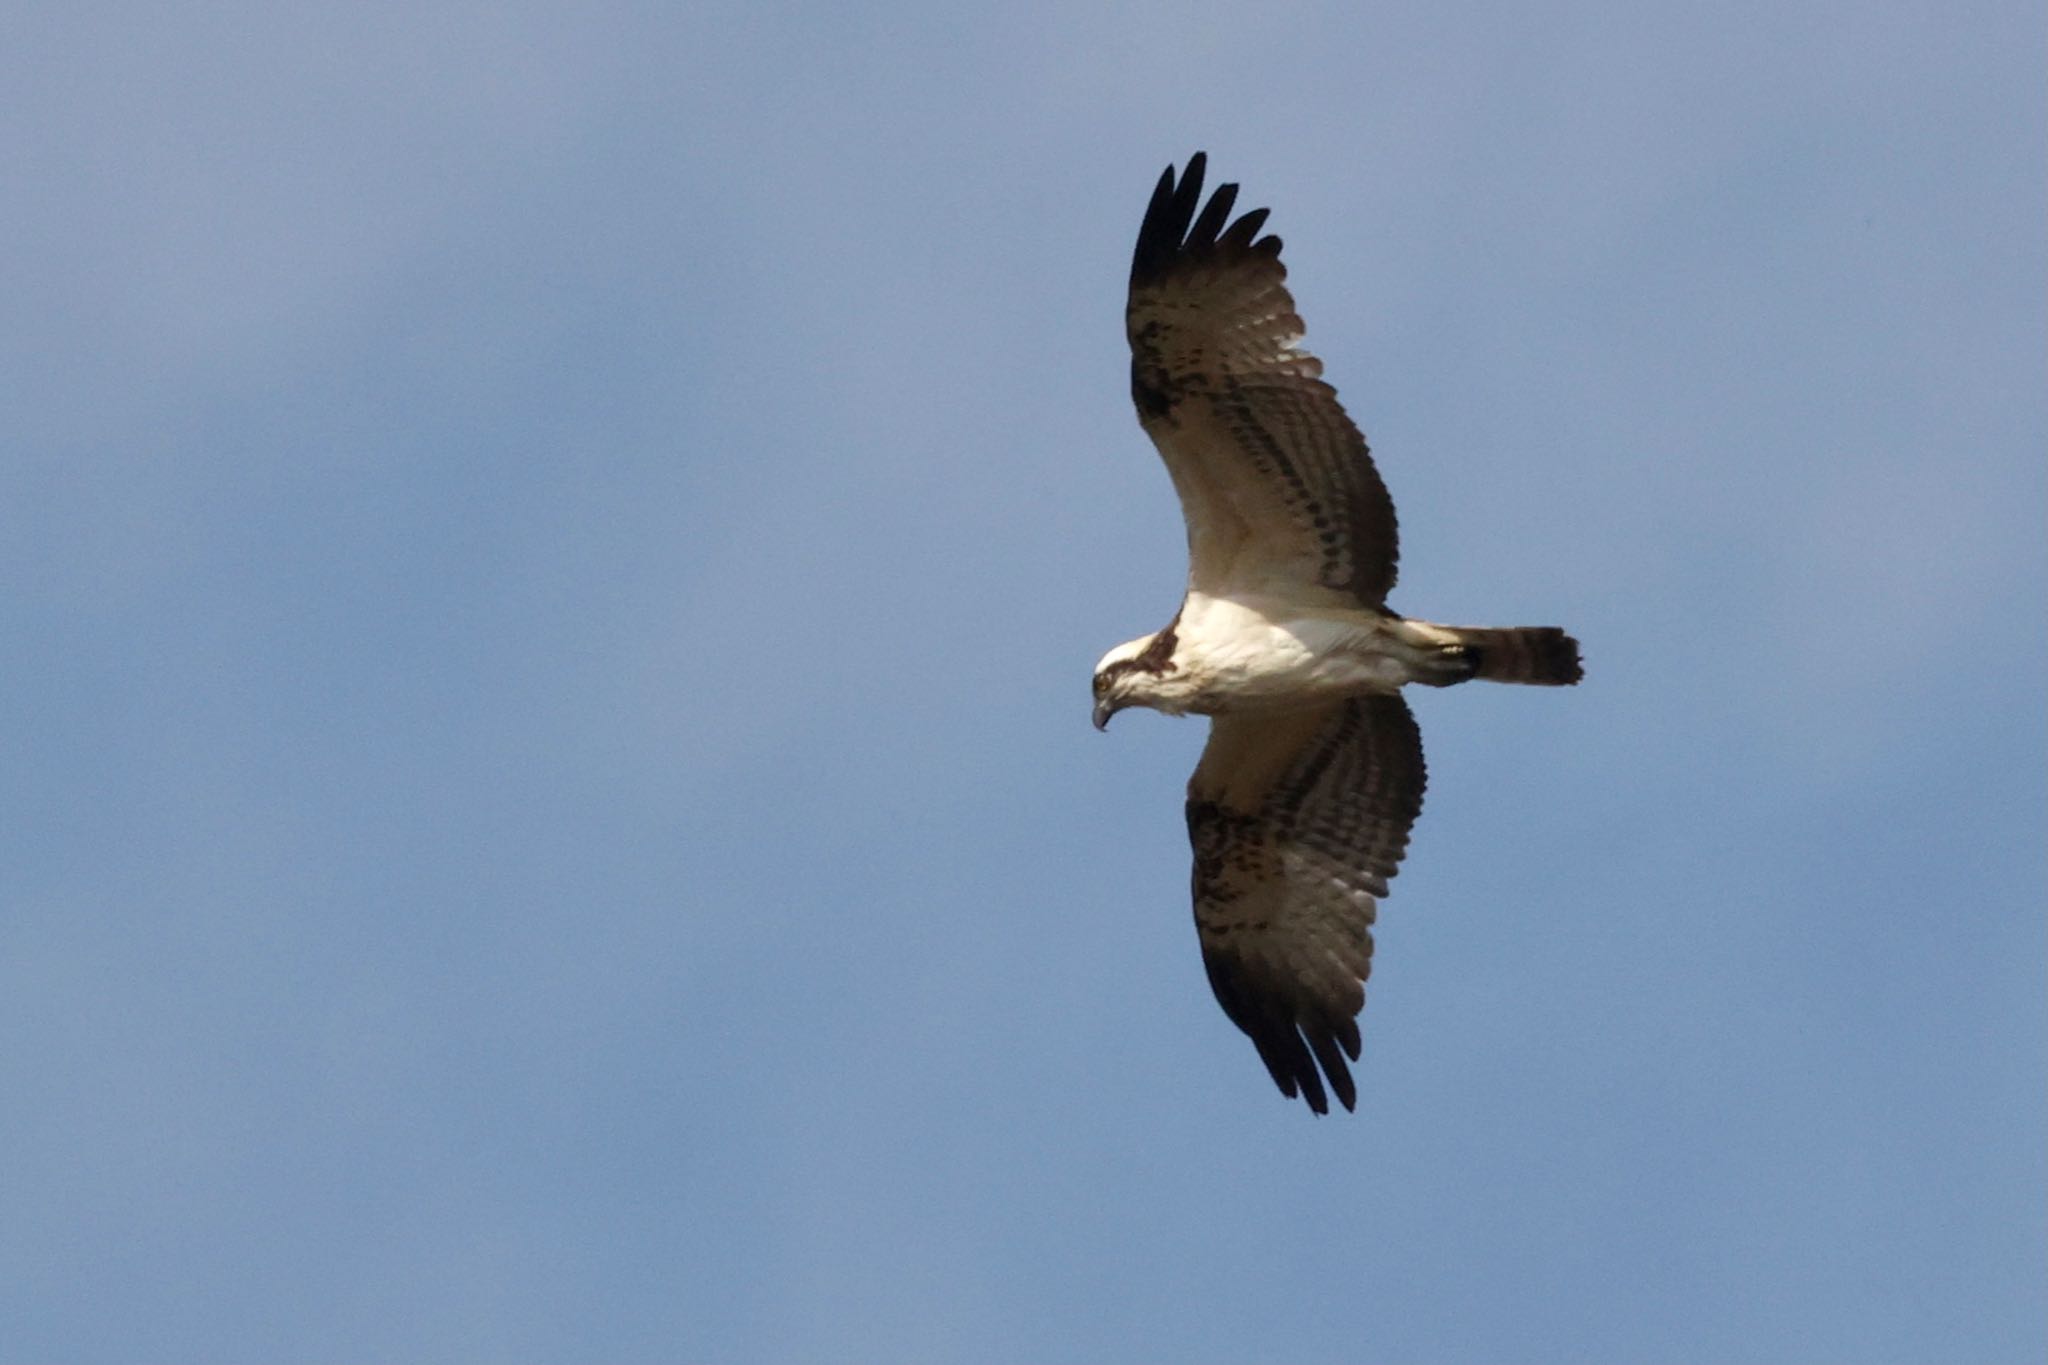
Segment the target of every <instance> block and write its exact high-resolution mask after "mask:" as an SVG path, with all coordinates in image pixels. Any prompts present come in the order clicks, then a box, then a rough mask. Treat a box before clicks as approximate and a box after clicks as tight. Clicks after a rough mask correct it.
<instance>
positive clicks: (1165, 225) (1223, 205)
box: [1131, 152, 1280, 288]
mask: <svg viewBox="0 0 2048 1365" xmlns="http://www.w3.org/2000/svg"><path fill="white" fill-rule="evenodd" d="M1208 169H1209V154H1208V153H1207V152H1196V153H1195V154H1194V155H1193V156H1191V157H1189V158H1188V163H1187V165H1186V167H1185V168H1183V169H1182V170H1181V172H1180V174H1179V176H1178V177H1176V176H1175V174H1174V169H1173V167H1172V166H1170V165H1169V166H1168V167H1167V168H1166V169H1165V171H1163V172H1162V173H1161V174H1160V176H1159V183H1158V184H1156V185H1154V186H1153V188H1152V200H1151V202H1150V203H1149V204H1147V205H1146V206H1145V219H1144V222H1143V223H1142V224H1141V225H1140V226H1139V228H1138V244H1137V248H1136V250H1134V251H1133V252H1132V253H1131V285H1132V287H1133V288H1136V287H1138V286H1140V285H1144V284H1149V283H1152V282H1153V281H1155V280H1158V279H1160V278H1161V277H1163V276H1164V275H1165V274H1166V273H1167V272H1168V271H1170V270H1171V269H1172V268H1173V266H1174V265H1175V263H1176V262H1178V261H1179V260H1180V259H1181V258H1182V257H1183V256H1190V255H1192V256H1202V255H1207V254H1209V253H1211V252H1215V251H1219V250H1222V251H1228V252H1239V251H1244V250H1252V251H1257V252H1261V253H1263V254H1266V255H1274V254H1277V253H1278V251H1279V249H1280V239H1279V238H1277V237H1264V238H1260V239H1259V240H1258V241H1256V242H1254V241H1253V240H1252V237H1253V235H1254V234H1255V233H1257V231H1258V230H1259V228H1260V227H1261V226H1263V225H1264V223H1265V221H1266V215H1267V212H1268V210H1266V209H1253V210H1252V211H1251V212H1249V213H1247V214H1244V215H1243V216H1242V217H1240V218H1238V220H1237V221H1236V222H1235V223H1231V222H1229V221H1228V220H1229V217H1230V210H1231V208H1232V207H1233V206H1234V205H1235V204H1236V202H1237V186H1236V185H1234V184H1226V185H1218V186H1217V187H1216V191H1215V193H1214V194H1212V195H1211V196H1210V197H1209V202H1208V205H1207V206H1206V207H1202V181H1203V178H1204V177H1205V176H1206V175H1207V174H1208ZM1197 208H1201V215H1200V217H1199V218H1197V216H1196V212H1195V211H1196V209H1197Z"/></svg>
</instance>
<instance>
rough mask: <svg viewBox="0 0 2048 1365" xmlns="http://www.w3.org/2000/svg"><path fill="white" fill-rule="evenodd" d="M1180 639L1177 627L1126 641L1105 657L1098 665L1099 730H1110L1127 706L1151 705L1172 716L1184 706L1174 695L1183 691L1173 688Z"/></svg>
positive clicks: (1097, 722)
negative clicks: (1175, 648)
mask: <svg viewBox="0 0 2048 1365" xmlns="http://www.w3.org/2000/svg"><path fill="white" fill-rule="evenodd" d="M1178 643H1180V642H1179V640H1178V639H1177V638H1176V636H1175V635H1174V628H1173V627H1172V626H1168V627H1167V628H1166V629H1165V630H1160V631H1154V632H1153V633H1152V634H1150V635H1145V636H1140V637H1139V638H1138V639H1135V640H1130V641H1126V642H1125V643H1123V644H1120V645H1118V646H1117V647H1116V648H1115V649H1112V650H1111V651H1109V653H1107V654H1105V655H1103V656H1102V662H1101V663H1099V664H1097V665H1095V728H1096V729H1098V730H1103V729H1107V728H1108V727H1109V718H1110V717H1111V716H1113V715H1115V714H1116V713H1117V712H1119V711H1121V710H1123V709H1124V708H1125V707H1126V706H1150V707H1152V708H1153V709H1155V710H1159V711H1167V712H1172V713H1176V714H1177V713H1178V712H1180V711H1181V710H1182V709H1183V707H1182V705H1181V704H1180V703H1179V702H1177V701H1176V700H1175V698H1174V696H1173V695H1172V694H1173V693H1175V692H1177V691H1179V690H1180V689H1178V688H1175V687H1173V686H1172V685H1171V681H1170V680H1172V679H1173V676H1174V674H1176V673H1178V672H1179V671H1180V665H1178V664H1176V663H1175V662H1174V661H1173V650H1174V646H1175V645H1177V644H1178Z"/></svg>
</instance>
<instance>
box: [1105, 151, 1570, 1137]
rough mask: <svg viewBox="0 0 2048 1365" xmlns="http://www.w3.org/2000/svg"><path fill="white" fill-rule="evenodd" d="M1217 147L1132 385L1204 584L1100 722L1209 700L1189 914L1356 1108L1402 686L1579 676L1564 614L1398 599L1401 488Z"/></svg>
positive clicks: (1166, 188)
mask: <svg viewBox="0 0 2048 1365" xmlns="http://www.w3.org/2000/svg"><path fill="white" fill-rule="evenodd" d="M1203 167H1204V158H1203V157H1202V156H1201V155H1200V154H1199V153H1198V154H1196V156H1194V157H1193V158H1191V159H1190V160H1189V162H1188V166H1187V170H1186V173H1185V174H1183V175H1182V176H1181V177H1180V178H1179V179H1178V181H1176V179H1175V176H1174V173H1173V169H1172V168H1171V167H1169V168H1168V169H1167V171H1166V174H1165V175H1164V176H1162V177H1161V178H1160V181H1159V186H1158V188H1157V189H1156V190H1155V191H1154V193H1153V196H1152V202H1151V204H1150V206H1149V207H1148V208H1147V210H1146V214H1145V222H1144V225H1143V226H1142V227H1141V228H1140V229H1139V233H1138V245H1137V249H1136V251H1135V252H1134V253H1133V258H1132V264H1131V294H1130V302H1129V305H1128V308H1127V310H1126V322H1127V327H1128V332H1129V336H1130V342H1131V395H1132V398H1133V400H1134V401H1135V403H1136V404H1137V408H1138V417H1139V421H1140V422H1141V423H1142V424H1143V426H1144V427H1145V430H1146V432H1147V434H1149V435H1150V436H1151V437H1152V440H1153V443H1154V444H1155V445H1157V446H1158V448H1159V453H1160V456H1161V457H1162V458H1163V459H1164V460H1165V462H1166V467H1167V472H1168V473H1169V474H1170V475H1171V476H1172V479H1173V484H1174V489H1175V491H1176V492H1177V493H1178V494H1179V495H1180V500H1181V510H1182V513H1183V515H1184V516H1185V518H1186V521H1187V528H1188V589H1187V593H1186V595H1185V596H1184V598H1183V599H1182V602H1181V606H1180V610H1179V611H1178V612H1177V613H1176V614H1175V615H1174V618H1173V620H1172V621H1171V622H1170V623H1169V624H1168V625H1167V626H1166V627H1165V628H1164V629H1162V630H1159V631H1155V632H1153V633H1152V634H1151V635H1147V636H1142V637H1140V638H1139V639H1136V640H1132V641H1130V642H1129V643H1127V644H1123V645H1119V646H1118V647H1117V648H1115V649H1113V650H1111V651H1110V652H1109V653H1108V654H1106V655H1105V656H1103V659H1102V661H1101V662H1100V663H1099V664H1097V665H1096V671H1095V684H1094V686H1095V723H1096V725H1097V727H1098V728H1099V727H1102V726H1104V725H1106V724H1107V723H1108V721H1109V718H1110V717H1111V716H1112V715H1114V714H1115V713H1116V712H1117V711H1119V710H1122V709H1124V708H1125V707H1130V706H1142V707H1148V708H1150V709H1153V710H1156V711H1163V712H1166V713H1168V714H1170V715H1181V714H1195V715H1204V716H1209V717H1211V718H1212V719H1211V725H1210V733H1209V743H1208V747H1207V748H1206V749H1205V750H1204V751H1203V754H1202V759H1201V762H1200V763H1199V764H1198V765H1197V767H1196V769H1195V774H1194V777H1193V778H1192V779H1191V780H1190V781H1189V784H1188V806H1187V817H1188V834H1189V838H1190V840H1191V842H1192V843H1193V845H1194V863H1195V866H1194V899H1195V922H1196V927H1197V929H1198V931H1199V932H1200V935H1201V940H1202V957H1203V963H1204V965H1205V966H1206V967H1207V969H1208V973H1209V981H1210V985H1211V986H1212V987H1213V988H1214V989H1215V992H1216V998H1217V1000H1218V1002H1219V1003H1220V1004H1221V1005H1222V1006H1223V1009H1224V1012H1225V1013H1226V1014H1227V1015H1229V1017H1230V1019H1231V1020H1232V1022H1234V1023H1236V1024H1237V1025H1238V1027H1239V1028H1241V1029H1243V1030H1244V1032H1245V1033H1246V1034H1247V1035H1248V1036H1249V1037H1250V1038H1251V1040H1252V1043H1253V1045H1254V1046H1255V1047H1256V1048H1257V1049H1258V1052H1259V1056H1260V1058H1261V1059H1262V1060H1263V1061H1264V1062H1265V1064H1266V1067H1267V1069H1268V1070H1269V1071H1270V1072H1271V1073H1272V1076H1273V1079H1274V1081H1275V1082H1276V1083H1277V1084H1278V1085H1279V1087H1280V1089H1281V1091H1282V1092H1283V1093H1285V1094H1286V1095H1289V1096H1294V1095H1297V1094H1298V1095H1300V1096H1301V1097H1302V1098H1303V1099H1305V1100H1307V1102H1308V1104H1309V1107H1310V1108H1312V1109H1314V1110H1315V1111H1316V1112H1317V1113H1322V1112H1325V1111H1326V1110H1327V1109H1328V1100H1327V1097H1326V1093H1325V1084H1326V1083H1327V1085H1328V1087H1329V1089H1330V1090H1332V1091H1334V1092H1335V1093H1336V1095H1337V1098H1338V1100H1339V1101H1340V1102H1341V1103H1342V1104H1343V1105H1344V1106H1345V1107H1346V1108H1347V1109H1348V1108H1351V1107H1352V1106H1353V1105H1354V1104H1355V1102H1356V1098H1357V1095H1356V1090H1355V1087H1354V1085H1353V1082H1352V1078H1351V1073H1350V1070H1349V1068H1348V1067H1347V1066H1346V1065H1345V1059H1346V1058H1347V1057H1349V1058H1350V1059H1352V1060H1356V1059H1357V1057H1358V1055H1359V1035H1358V1025H1357V1021H1356V1019H1355V1016H1356V1015H1357V1013H1358V1011H1359V1010H1360V1008H1361V1007H1362V1006H1363V1005H1364V1003H1365V993H1364V981H1365V978H1366V976H1367V974H1368V972H1369V971H1370V969H1371V962H1372V934H1371V928H1372V924H1373V920H1374V916H1375V915H1376V913H1377V898H1378V897H1380V896H1384V895H1385V894H1386V892H1387V878H1389V877H1391V876H1393V875H1394V871H1395V869H1396V867H1397V866H1398V864H1399V862H1400V859H1401V855H1402V853H1403V851H1404V850H1405V849H1406V847H1407V843H1408V831H1409V828H1410V826H1411V825H1413V823H1414V821H1415V817H1416V815H1417V814H1418V813H1420V811H1421V809H1422V791H1423V785H1424V782H1425V770H1424V766H1423V760H1422V742H1421V738H1420V735H1419V734H1418V733H1417V731H1416V728H1415V721H1414V718H1413V716H1412V715H1411V714H1410V713H1409V710H1408V706H1407V703H1406V702H1405V701H1404V700H1402V697H1401V688H1402V687H1404V686H1406V685H1407V684H1409V683H1423V684H1426V685H1429V686H1434V687H1446V686H1450V685H1452V684H1455V683H1461V682H1465V681H1467V680H1468V679H1472V678H1486V679H1491V680H1494V681H1499V682H1522V683H1536V684H1543V685H1563V684H1570V683H1575V682H1577V681H1578V680H1579V676H1580V669H1579V652H1578V644H1577V642H1576V641H1574V640H1573V639H1572V638H1571V637H1570V636H1569V635H1566V634H1565V633H1564V632H1563V631H1561V630H1558V629H1556V628H1555V627H1551V626H1528V627H1509V628H1504V629H1503V628H1485V627H1470V626H1441V625H1435V624H1433V623H1430V622H1427V621H1419V620H1411V619H1408V618H1406V617H1403V616H1401V615H1399V614H1398V613H1396V612H1394V611H1393V610H1391V609H1390V608H1389V607H1388V606H1387V604H1386V598H1387V594H1388V592H1389V591H1390V590H1391V589H1392V587H1393V585H1394V578H1395V565H1396V561H1397V559H1398V549H1397V545H1396V532H1395V521H1394V506H1393V501H1392V499H1390V498H1389V497H1388V495H1387V491H1386V488H1385V486H1384V485H1383V484H1382V483H1381V482H1380V478H1379V475H1378V472H1377V471H1376V470H1375V469H1374V468H1373V464H1372V459H1371V456H1370V454H1369V453H1368V452H1367V449H1366V445H1365V439H1364V437H1362V436H1361V435H1360V434H1359V432H1358V428H1357V427H1356V426H1354V425H1353V424H1352V422H1351V420H1350V418H1349V417H1348V416H1346V415H1345V412H1344V409H1343V408H1342V407H1341V406H1339V404H1338V402H1337V396H1336V391H1335V390H1334V389H1332V388H1331V387H1330V386H1329V385H1328V384H1325V383H1324V382H1323V381H1322V378H1321V374H1322V364H1321V362H1320V361H1318V360H1317V359H1316V358H1315V357H1314V356H1312V355H1310V354H1308V353H1307V352H1306V351H1304V350H1301V349H1300V348H1299V347H1298V346H1297V345H1296V343H1297V342H1298V341H1299V340H1300V338H1301V333H1302V324H1301V319H1300V317H1299V316H1298V315H1297V314H1296V313H1295V311H1294V300H1293V298H1292V297H1291V296H1290V295H1289V294H1288V292H1287V289H1286V286H1285V280H1286V273H1287V272H1286V270H1285V268H1284V267H1282V265H1281V264H1280V241H1279V239H1278V238H1276V237H1259V236H1258V231H1259V228H1260V227H1261V226H1262V225H1263V224H1264V222H1265V219H1266V211H1265V210H1263V209H1258V210H1254V211H1252V212H1251V213H1247V214H1245V215H1243V216H1242V217H1240V218H1238V219H1236V220H1235V221H1234V222H1233V221H1230V210H1231V206H1232V204H1233V203H1234V202H1235V198H1236V193H1237V187H1236V186H1235V185H1224V186H1221V187H1219V188H1218V189H1217V191H1216V193H1215V194H1214V195H1213V196H1212V197H1211V198H1210V200H1209V202H1208V204H1207V206H1206V207H1204V208H1202V211H1201V214H1200V216H1199V217H1197V216H1196V212H1195V210H1196V207H1197V206H1198V204H1199V203H1200V200H1201V186H1202V173H1203Z"/></svg>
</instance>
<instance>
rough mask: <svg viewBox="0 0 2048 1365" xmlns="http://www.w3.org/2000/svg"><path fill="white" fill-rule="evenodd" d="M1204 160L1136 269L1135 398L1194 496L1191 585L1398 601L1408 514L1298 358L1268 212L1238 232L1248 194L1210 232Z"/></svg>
mask: <svg viewBox="0 0 2048 1365" xmlns="http://www.w3.org/2000/svg"><path fill="white" fill-rule="evenodd" d="M1204 165H1205V159H1204V157H1203V155H1202V154H1201V153H1199V152H1198V153H1196V154H1195V156H1194V157H1193V158H1191V159H1190V160H1189V162H1188V165H1187V170H1186V172H1185V173H1184V174H1183V175H1182V176H1181V177H1180V179H1179V182H1178V183H1176V182H1175V180H1174V174H1173V168H1172V167H1171V166H1169V167H1167V169H1166V173H1165V174H1164V175H1162V176H1161V177H1160V178H1159V186H1158V188H1157V189H1155V190H1154V191H1153V192H1152V203H1151V205H1150V206H1149V207H1148V208H1147V209H1146V210H1145V222H1144V225H1143V226H1142V227H1141V228H1139V230H1138V246H1137V250H1136V252H1135V253H1134V254H1133V256H1132V258H1131V296H1130V303H1129V305H1128V307H1127V309H1126V311H1125V323H1126V325H1127V327H1128V330H1129V333H1130V341H1131V396H1132V398H1133V400H1134V401H1135V402H1136V403H1137V406H1138V420H1139V421H1140V422H1141V423H1143V424H1144V427H1145V430H1146V432H1147V433H1148V434H1149V435H1150V436H1151V437H1152V440H1153V443H1154V444H1155V445H1157V446H1158V447H1159V453H1160V455H1161V456H1162V457H1164V459H1165V460H1166V468H1167V472H1168V473H1169V474H1171V475H1172V477H1173V484H1174V488H1175V489H1176V491H1178V492H1179V494H1180V501H1181V512H1182V515H1183V516H1185V517H1186V519H1187V524H1188V560H1189V565H1188V578H1189V582H1190V584H1191V585H1192V586H1194V587H1195V588H1198V589H1200V590H1202V591H1205V592H1210V593H1225V592H1229V591H1231V590H1233V589H1238V590H1245V589H1250V590H1263V591H1268V592H1278V593H1283V594H1292V595H1301V594H1314V593H1315V592H1316V591H1317V590H1318V589H1320V590H1323V591H1325V592H1327V593H1329V594H1332V595H1334V596H1335V597H1336V598H1337V599H1339V600H1342V601H1345V602H1350V603H1357V602H1362V603H1364V604H1365V605H1367V606H1379V605H1382V604H1383V603H1384V602H1385V601H1386V597H1387V593H1388V591H1389V590H1390V589H1392V587H1393V586H1394V572H1395V562H1396V560H1397V558H1398V555H1399V549H1398V546H1397V544H1396V536H1395V527H1394V504H1393V501H1392V500H1391V499H1390V498H1389V497H1388V496H1387V489H1386V485H1385V484H1383V483H1381V482H1380V476H1379V473H1378V471H1376V470H1375V469H1374V468H1373V465H1372V457H1371V456H1370V455H1369V454H1368V453H1367V451H1366V446H1365V438H1364V437H1363V436H1361V435H1360V434H1359V431H1358V428H1357V427H1356V426H1354V425H1353V424H1352V421H1351V419H1350V417H1348V416H1346V415H1345V412H1344V409H1343V407H1342V406H1341V405H1339V403H1338V402H1337V391H1336V390H1335V389H1333V388H1331V387H1330V386H1329V385H1328V384H1325V383H1324V382H1323V381H1322V379H1321V377H1320V376H1321V375H1322V372H1323V365H1322V362H1321V361H1319V360H1317V359H1316V358H1315V357H1314V356H1312V355H1310V354H1309V353H1308V352H1306V351H1304V350H1301V349H1300V348H1299V347H1298V346H1297V345H1296V343H1297V342H1299V341H1300V340H1301V336H1302V323H1301V318H1300V316H1299V315H1298V314H1297V313H1296V312H1295V311H1294V299H1293V297H1292V296H1291V295H1290V294H1288V292H1287V285H1286V279H1287V269H1286V267H1285V266H1283V265H1282V264H1281V263H1280V239H1279V238H1278V237H1260V236H1258V232H1259V229H1260V228H1261V227H1262V226H1264V224H1265V221H1266V213H1267V211H1266V210H1265V209H1255V210H1253V211H1252V212H1250V213H1247V214H1245V215H1244V216H1243V217H1241V218H1239V219H1237V221H1235V222H1233V223H1229V224H1228V226H1227V227H1226V225H1225V224H1226V222H1227V220H1228V219H1229V217H1230V210H1231V205H1232V204H1234V203H1235V202H1236V199H1237V186H1235V185H1222V186H1219V187H1218V188H1217V190H1216V192H1215V194H1214V195H1212V196H1211V197H1210V199H1209V203H1208V206H1207V207H1205V208H1204V209H1203V210H1202V212H1201V216H1200V217H1196V215H1195V206H1196V205H1197V204H1198V203H1199V202H1200V200H1201V194H1202V171H1203V168H1204Z"/></svg>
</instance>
